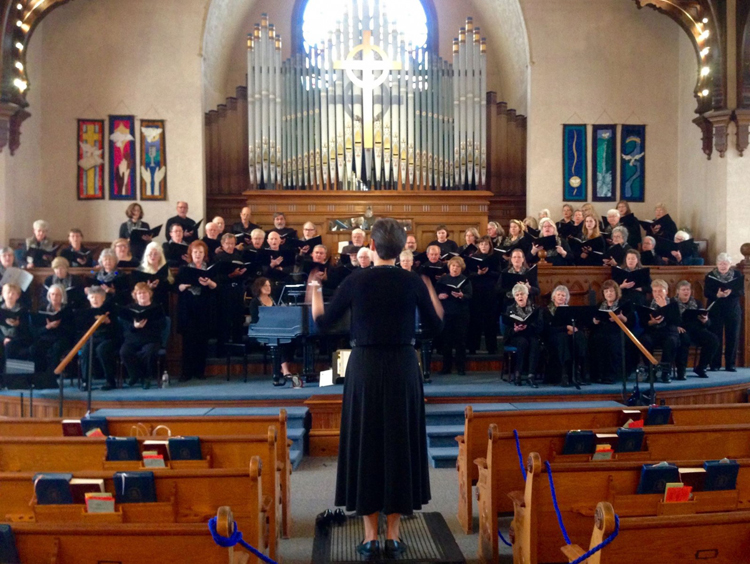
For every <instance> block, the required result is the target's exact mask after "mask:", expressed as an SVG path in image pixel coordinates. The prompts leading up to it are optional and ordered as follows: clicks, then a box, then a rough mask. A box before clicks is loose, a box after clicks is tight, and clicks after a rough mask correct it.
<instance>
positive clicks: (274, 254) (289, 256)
mask: <svg viewBox="0 0 750 564" xmlns="http://www.w3.org/2000/svg"><path fill="white" fill-rule="evenodd" d="M260 257H261V258H260V261H261V263H262V264H263V265H265V266H270V264H271V261H272V260H276V259H277V258H279V257H282V258H283V259H284V260H282V261H281V264H279V265H277V266H281V267H284V268H285V267H292V266H294V251H289V250H285V249H279V250H278V251H274V250H272V249H263V250H262V251H261V252H260Z"/></svg>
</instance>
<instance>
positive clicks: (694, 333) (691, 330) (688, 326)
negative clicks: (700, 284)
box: [672, 280, 719, 380]
mask: <svg viewBox="0 0 750 564" xmlns="http://www.w3.org/2000/svg"><path fill="white" fill-rule="evenodd" d="M672 301H674V302H676V303H677V306H678V307H679V308H680V326H679V327H678V328H677V330H678V332H679V333H680V349H679V350H678V351H677V359H676V360H675V364H676V365H677V379H678V380H685V372H686V371H687V363H688V355H689V352H690V345H691V344H695V345H696V346H698V347H700V350H701V356H700V359H699V360H698V365H697V366H696V367H695V369H694V371H695V373H696V374H697V375H698V377H699V378H708V374H706V368H708V363H709V362H710V361H711V360H712V359H713V357H714V355H715V354H716V351H717V350H718V349H719V339H718V337H717V336H716V335H714V334H713V333H711V331H709V329H708V328H709V327H710V326H711V321H710V319H709V316H708V315H694V314H693V315H690V314H688V315H686V312H687V311H689V310H697V309H703V304H700V303H698V301H697V300H696V299H695V298H694V297H693V288H692V287H691V286H690V282H688V281H687V280H681V281H679V282H678V283H677V291H676V295H675V297H674V298H672ZM712 309H713V308H712Z"/></svg>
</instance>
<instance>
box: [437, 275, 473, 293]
mask: <svg viewBox="0 0 750 564" xmlns="http://www.w3.org/2000/svg"><path fill="white" fill-rule="evenodd" d="M466 280H467V278H464V279H463V280H461V281H460V282H450V283H449V282H442V281H440V280H439V281H438V283H437V284H436V285H435V291H436V292H437V293H438V294H443V293H445V294H450V293H451V292H461V291H462V290H461V286H463V285H464V284H465V283H466Z"/></svg>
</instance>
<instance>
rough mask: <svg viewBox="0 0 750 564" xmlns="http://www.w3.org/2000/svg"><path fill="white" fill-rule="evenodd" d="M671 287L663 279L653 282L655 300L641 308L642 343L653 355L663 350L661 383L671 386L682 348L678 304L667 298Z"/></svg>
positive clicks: (652, 291)
mask: <svg viewBox="0 0 750 564" xmlns="http://www.w3.org/2000/svg"><path fill="white" fill-rule="evenodd" d="M668 290H669V285H668V284H667V283H666V282H665V281H664V280H661V279H656V280H654V281H653V282H651V293H652V294H653V297H654V299H653V300H651V304H650V305H649V307H641V308H639V310H638V311H639V313H638V315H639V317H640V318H641V325H642V326H643V327H644V332H643V335H642V336H641V343H643V346H644V347H646V349H647V350H648V351H649V352H650V353H652V354H653V352H654V349H655V348H657V347H660V348H661V365H660V369H661V381H662V383H664V384H669V383H670V382H671V381H672V378H671V376H670V372H671V370H672V363H673V362H674V360H675V357H676V356H677V349H678V348H679V347H680V335H679V332H678V330H677V327H678V326H679V323H680V317H679V311H678V310H677V304H674V303H670V302H669V299H668V298H667V291H668Z"/></svg>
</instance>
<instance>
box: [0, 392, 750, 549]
mask: <svg viewBox="0 0 750 564" xmlns="http://www.w3.org/2000/svg"><path fill="white" fill-rule="evenodd" d="M623 409H633V410H635V409H639V410H641V411H642V412H644V413H645V411H647V410H648V408H647V407H641V408H638V407H633V408H630V407H625V406H623V407H621V408H613V407H603V408H586V409H575V408H574V409H548V410H544V409H539V410H529V411H525V410H524V411H522V412H519V411H515V410H513V411H474V409H472V407H471V406H467V407H466V410H465V412H464V434H463V435H459V436H458V437H456V441H457V442H458V461H457V463H456V470H457V471H458V520H459V522H460V523H461V526H462V527H463V529H464V532H465V533H467V534H469V533H471V532H472V528H473V521H474V520H473V515H474V514H473V507H472V485H474V484H476V483H477V480H478V479H479V469H478V468H477V466H476V465H475V464H474V461H475V460H476V459H477V458H482V457H484V456H485V454H486V453H487V431H488V429H489V427H490V425H495V426H497V429H498V431H500V432H501V433H507V432H512V431H513V430H514V429H515V430H517V431H554V430H568V429H602V428H606V427H618V426H620V425H622V424H623V423H624V422H625V421H626V420H627V419H624V418H623V414H622V410H623ZM672 418H673V420H674V424H675V425H679V426H681V427H682V426H700V427H704V426H706V425H731V424H749V425H750V404H748V403H735V404H723V405H678V406H674V407H672ZM0 429H2V425H0Z"/></svg>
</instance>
